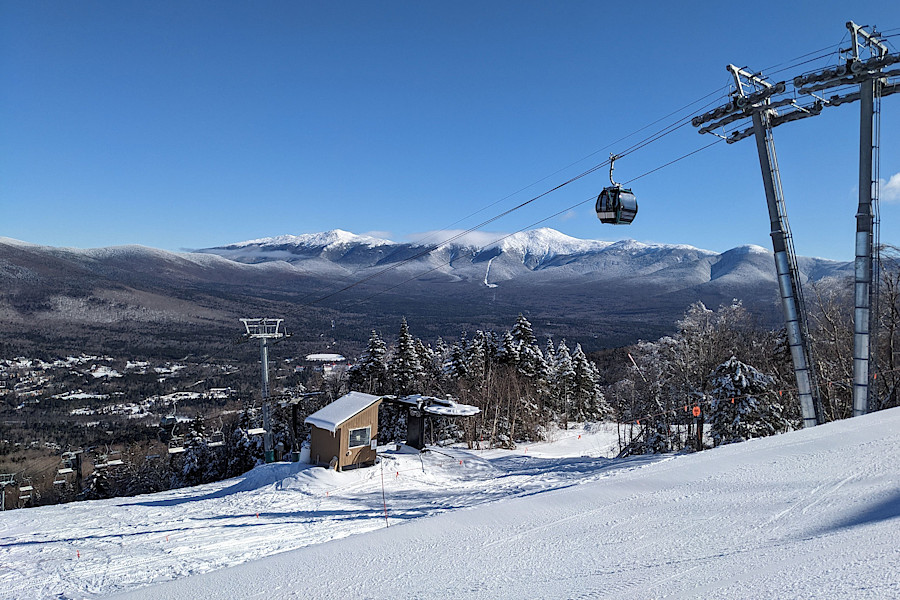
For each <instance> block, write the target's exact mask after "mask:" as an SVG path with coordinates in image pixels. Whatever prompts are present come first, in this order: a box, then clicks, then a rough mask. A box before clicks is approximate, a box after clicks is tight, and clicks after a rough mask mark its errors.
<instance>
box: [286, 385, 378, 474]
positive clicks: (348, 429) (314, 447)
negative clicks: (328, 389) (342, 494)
mask: <svg viewBox="0 0 900 600" xmlns="http://www.w3.org/2000/svg"><path fill="white" fill-rule="evenodd" d="M379 404H381V397H380V396H373V395H372V394H363V393H362V392H350V393H349V394H346V395H344V396H341V397H340V398H338V399H337V400H335V401H334V402H332V403H331V404H329V405H328V406H326V407H324V408H322V409H321V410H319V411H316V412H314V413H313V414H311V415H309V416H308V417H306V420H305V421H304V422H305V423H309V424H310V425H311V426H312V434H311V440H310V448H309V458H310V460H309V462H311V463H312V464H314V465H331V466H333V467H334V468H336V469H337V470H338V471H341V470H343V469H344V467H359V466H363V465H372V464H375V457H376V452H375V446H376V442H375V440H376V439H377V437H378V406H379Z"/></svg>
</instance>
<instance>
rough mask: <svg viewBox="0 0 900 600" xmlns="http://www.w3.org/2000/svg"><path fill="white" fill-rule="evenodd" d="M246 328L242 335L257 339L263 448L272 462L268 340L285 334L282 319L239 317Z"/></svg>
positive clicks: (273, 457)
mask: <svg viewBox="0 0 900 600" xmlns="http://www.w3.org/2000/svg"><path fill="white" fill-rule="evenodd" d="M241 322H242V323H243V324H244V327H245V328H246V330H247V331H246V333H245V334H244V337H246V338H247V339H251V340H259V356H260V363H261V367H262V411H263V429H265V430H266V432H265V433H264V434H263V449H264V450H265V458H266V462H267V463H270V462H274V460H275V450H274V448H273V445H274V444H273V439H272V416H271V411H272V407H271V406H269V340H280V339H282V338H284V337H285V336H286V334H285V333H284V332H283V331H281V324H282V323H283V322H284V319H241Z"/></svg>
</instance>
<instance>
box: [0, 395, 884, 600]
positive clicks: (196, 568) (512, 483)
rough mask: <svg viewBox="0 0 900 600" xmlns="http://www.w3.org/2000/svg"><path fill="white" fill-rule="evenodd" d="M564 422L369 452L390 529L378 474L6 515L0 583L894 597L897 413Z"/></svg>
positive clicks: (421, 593)
mask: <svg viewBox="0 0 900 600" xmlns="http://www.w3.org/2000/svg"><path fill="white" fill-rule="evenodd" d="M581 433H582V437H581V438H580V439H579V438H577V436H576V435H575V433H574V432H569V434H568V435H565V432H563V435H562V436H561V437H563V438H564V439H560V440H559V441H557V442H556V443H555V444H542V445H540V446H534V447H529V448H528V451H527V453H526V452H525V449H524V448H520V449H519V450H518V451H517V453H516V454H511V453H498V452H492V453H484V454H483V455H479V454H478V453H476V452H471V453H467V452H462V451H453V452H449V453H448V454H450V455H452V458H451V457H450V456H447V455H443V454H438V453H436V452H433V453H429V454H427V455H425V456H423V457H421V458H420V457H419V456H418V455H414V454H397V453H394V454H387V455H385V460H384V469H383V473H384V481H385V486H384V489H385V498H386V504H387V513H388V524H389V525H390V527H385V514H384V505H383V503H382V494H381V489H382V488H381V474H382V469H381V468H380V467H376V468H373V469H364V470H359V471H355V472H349V473H343V474H341V473H333V472H328V471H325V470H323V469H310V468H304V469H299V470H298V467H296V466H294V465H269V466H267V467H262V468H258V469H255V470H254V471H253V472H251V473H249V474H248V475H247V476H245V477H243V478H239V479H236V480H231V481H229V482H223V483H220V484H216V485H210V486H202V487H200V488H192V489H190V490H178V491H173V492H168V493H165V494H156V495H152V496H144V497H139V498H129V499H117V500H107V501H102V502H93V503H76V504H69V505H66V506H63V507H46V508H42V509H35V510H28V511H12V512H8V513H6V514H4V515H2V516H0V566H2V570H0V595H2V596H3V597H14V598H40V597H45V598H50V597H52V598H96V597H105V596H107V595H110V594H112V596H111V597H114V598H171V599H173V600H178V599H195V598H222V599H224V598H270V597H275V598H349V597H352V598H442V599H443V598H454V597H455V598H695V597H702V598H897V597H900V575H898V571H900V569H898V565H900V411H898V410H891V411H884V412H881V413H877V414H873V415H868V416H866V417H860V418H856V419H851V420H847V421H842V422H839V423H832V424H829V425H825V426H822V427H817V428H813V429H808V430H803V431H798V432H793V433H790V434H786V435H782V436H776V437H772V438H766V439H761V440H753V441H750V442H745V443H742V444H734V445H730V446H725V447H722V448H718V449H715V450H709V451H705V452H702V453H698V454H692V455H679V456H656V457H641V458H636V459H630V460H624V461H615V460H607V459H600V458H593V457H588V458H582V454H590V453H591V451H593V453H594V456H597V455H598V454H603V453H604V452H605V451H606V449H605V448H601V446H602V444H600V443H599V441H600V440H605V441H606V442H608V441H609V437H608V434H603V433H587V432H581ZM442 452H443V451H442ZM564 454H568V455H569V456H568V457H562V456H560V455H564ZM459 461H463V462H462V464H460V463H459ZM398 472H399V475H398ZM257 512H258V513H259V517H258V518H257V516H256V513H257ZM354 533H359V535H352V534H354ZM166 536H169V539H168V540H166ZM338 538H340V539H338ZM329 540H330V541H329ZM298 546H304V547H301V548H299V549H293V550H292V549H291V548H297V547H298ZM284 550H290V551H284ZM76 552H78V553H80V554H81V556H80V557H76ZM253 559H258V560H253ZM229 565H235V566H229ZM220 567H227V568H220ZM213 569H215V570H213ZM167 579H169V580H172V581H168V582H166V581H165V580H167ZM159 582H162V583H159ZM148 584H149V585H148ZM137 586H143V587H137ZM120 590H127V591H124V592H123V593H121V594H118V595H116V592H118V591H120Z"/></svg>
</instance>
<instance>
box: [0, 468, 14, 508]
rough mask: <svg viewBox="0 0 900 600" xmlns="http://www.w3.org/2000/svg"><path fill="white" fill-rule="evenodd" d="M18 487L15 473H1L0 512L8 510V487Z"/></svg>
mask: <svg viewBox="0 0 900 600" xmlns="http://www.w3.org/2000/svg"><path fill="white" fill-rule="evenodd" d="M9 485H16V476H15V475H14V474H13V473H0V510H6V487H7V486H9Z"/></svg>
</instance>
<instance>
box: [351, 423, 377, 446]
mask: <svg viewBox="0 0 900 600" xmlns="http://www.w3.org/2000/svg"><path fill="white" fill-rule="evenodd" d="M371 431H372V428H371V427H361V428H359V429H351V430H350V444H349V446H350V448H356V447H358V446H368V445H369V436H371Z"/></svg>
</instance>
